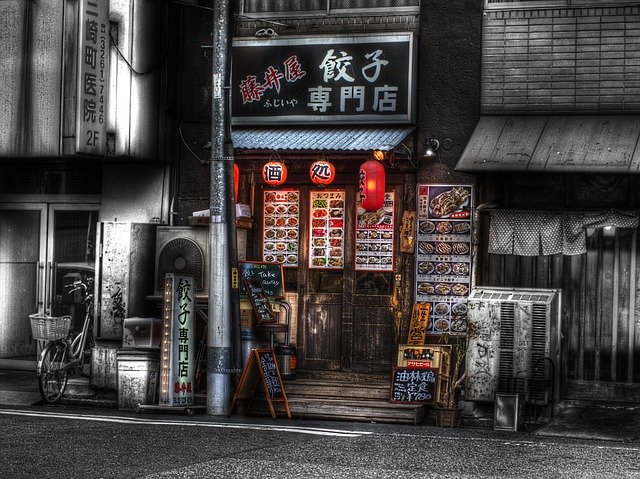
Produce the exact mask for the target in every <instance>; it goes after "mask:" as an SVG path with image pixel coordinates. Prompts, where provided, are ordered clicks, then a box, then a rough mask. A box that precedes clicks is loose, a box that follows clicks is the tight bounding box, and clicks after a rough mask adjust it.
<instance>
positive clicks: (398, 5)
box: [242, 0, 420, 14]
mask: <svg viewBox="0 0 640 479" xmlns="http://www.w3.org/2000/svg"><path fill="white" fill-rule="evenodd" d="M419 7H420V0H295V1H292V0H244V2H243V6H242V13H245V14H251V13H255V14H259V13H285V12H289V13H291V12H299V13H313V12H323V13H332V12H336V11H339V12H340V13H344V12H345V11H353V10H381V11H386V12H388V11H390V10H392V11H393V10H398V9H405V10H406V9H407V8H412V9H415V10H416V11H417V10H418V8H419Z"/></svg>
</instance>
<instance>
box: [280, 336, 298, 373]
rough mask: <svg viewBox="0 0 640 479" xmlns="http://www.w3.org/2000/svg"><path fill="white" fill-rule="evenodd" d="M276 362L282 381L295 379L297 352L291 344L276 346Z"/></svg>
mask: <svg viewBox="0 0 640 479" xmlns="http://www.w3.org/2000/svg"><path fill="white" fill-rule="evenodd" d="M276 360H277V361H278V369H279V370H280V376H282V379H295V378H296V367H297V365H298V350H297V349H296V347H295V346H292V345H291V344H278V345H277V346H276Z"/></svg>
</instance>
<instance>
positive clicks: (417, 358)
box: [397, 344, 451, 377]
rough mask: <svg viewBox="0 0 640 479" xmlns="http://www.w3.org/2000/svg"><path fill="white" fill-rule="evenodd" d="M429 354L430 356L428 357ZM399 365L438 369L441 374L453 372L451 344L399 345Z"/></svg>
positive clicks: (447, 374)
mask: <svg viewBox="0 0 640 479" xmlns="http://www.w3.org/2000/svg"><path fill="white" fill-rule="evenodd" d="M426 356H428V357H426ZM397 366H398V367H407V368H416V369H426V368H431V369H437V370H438V375H439V376H447V377H448V376H449V375H450V374H451V346H450V345H448V344H445V345H442V344H426V345H424V346H414V345H410V344H401V345H399V346H398V364H397Z"/></svg>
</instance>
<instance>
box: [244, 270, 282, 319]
mask: <svg viewBox="0 0 640 479" xmlns="http://www.w3.org/2000/svg"><path fill="white" fill-rule="evenodd" d="M244 287H245V290H246V291H247V294H248V296H249V301H251V307H252V308H253V312H254V313H255V315H256V319H257V320H258V323H272V322H274V321H276V316H275V314H274V313H273V310H272V309H271V303H270V302H269V298H268V296H267V294H266V293H265V291H264V289H263V288H262V284H261V283H260V281H258V280H257V279H253V280H250V279H246V280H245V281H244Z"/></svg>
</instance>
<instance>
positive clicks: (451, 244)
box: [416, 185, 473, 334]
mask: <svg viewBox="0 0 640 479" xmlns="http://www.w3.org/2000/svg"><path fill="white" fill-rule="evenodd" d="M472 188H473V187H472V186H471V185H418V211H417V213H418V226H417V238H418V247H417V252H416V283H417V284H416V302H417V303H430V304H431V321H430V322H429V328H428V332H430V333H435V334H440V333H452V334H464V333H465V332H466V330H467V298H468V295H469V289H470V287H471V231H472V228H471V211H472V206H473V205H472V200H473V189H472Z"/></svg>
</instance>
